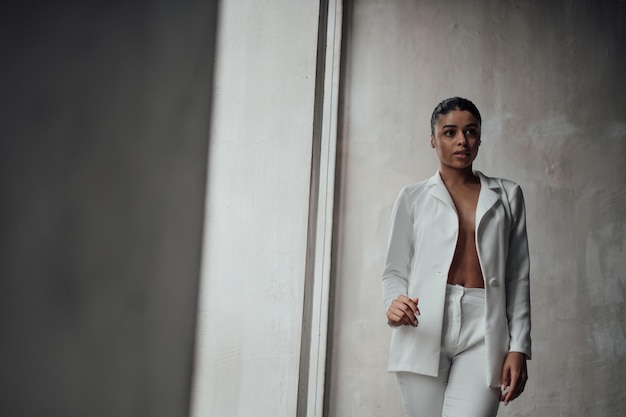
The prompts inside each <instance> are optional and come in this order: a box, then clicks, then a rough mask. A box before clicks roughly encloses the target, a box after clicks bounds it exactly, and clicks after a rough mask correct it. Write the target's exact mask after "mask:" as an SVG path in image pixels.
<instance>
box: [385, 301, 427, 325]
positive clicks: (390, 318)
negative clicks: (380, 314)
mask: <svg viewBox="0 0 626 417" xmlns="http://www.w3.org/2000/svg"><path fill="white" fill-rule="evenodd" d="M418 301H419V299H418V298H417V297H415V298H409V297H407V296H406V295H399V296H398V298H396V299H395V300H393V301H392V302H391V305H389V309H387V323H389V325H390V326H403V325H406V326H413V327H417V324H418V321H417V316H419V315H420V310H419V308H417V303H418Z"/></svg>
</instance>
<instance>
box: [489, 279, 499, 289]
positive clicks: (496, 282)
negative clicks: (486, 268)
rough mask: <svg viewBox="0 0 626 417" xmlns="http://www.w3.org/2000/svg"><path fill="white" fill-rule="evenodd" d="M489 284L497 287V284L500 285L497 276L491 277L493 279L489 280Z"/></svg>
mask: <svg viewBox="0 0 626 417" xmlns="http://www.w3.org/2000/svg"><path fill="white" fill-rule="evenodd" d="M489 286H491V287H497V286H498V280H497V279H495V278H491V279H490V280H489Z"/></svg>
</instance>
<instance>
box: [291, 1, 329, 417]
mask: <svg viewBox="0 0 626 417" xmlns="http://www.w3.org/2000/svg"><path fill="white" fill-rule="evenodd" d="M328 1H329V0H321V1H320V6H319V20H318V34H317V63H316V70H315V98H314V101H313V137H312V152H311V178H310V186H309V217H308V228H307V246H306V261H305V262H306V263H305V276H304V295H303V312H302V335H301V340H300V367H299V373H298V397H297V404H296V416H297V417H305V416H306V415H307V411H308V410H307V407H308V391H309V371H310V355H311V342H312V340H311V337H312V333H311V331H312V329H311V318H312V312H313V300H312V296H313V288H314V281H315V251H316V244H317V212H318V205H319V202H318V200H319V186H320V156H321V145H322V124H323V120H324V118H323V111H324V77H325V71H326V31H327V24H328Z"/></svg>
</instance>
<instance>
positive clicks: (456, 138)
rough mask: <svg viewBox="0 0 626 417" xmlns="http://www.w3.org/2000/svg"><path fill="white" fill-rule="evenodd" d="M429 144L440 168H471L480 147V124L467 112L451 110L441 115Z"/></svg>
mask: <svg viewBox="0 0 626 417" xmlns="http://www.w3.org/2000/svg"><path fill="white" fill-rule="evenodd" d="M430 144H431V146H432V147H433V148H434V149H435V150H436V151H437V156H438V157H439V162H440V164H441V168H445V167H449V168H455V169H464V168H468V167H471V166H472V162H474V159H476V155H477V154H478V147H479V146H480V123H479V121H478V119H477V118H476V117H474V115H473V114H472V113H470V112H468V111H461V110H452V111H451V112H449V113H447V114H442V115H440V116H439V119H438V120H437V125H436V126H435V134H434V136H431V137H430Z"/></svg>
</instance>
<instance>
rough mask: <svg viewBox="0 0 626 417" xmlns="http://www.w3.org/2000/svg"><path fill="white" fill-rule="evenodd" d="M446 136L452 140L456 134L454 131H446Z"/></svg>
mask: <svg viewBox="0 0 626 417" xmlns="http://www.w3.org/2000/svg"><path fill="white" fill-rule="evenodd" d="M443 134H444V135H446V136H447V137H449V138H451V137H454V135H455V132H454V130H446V131H445V132H443Z"/></svg>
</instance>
